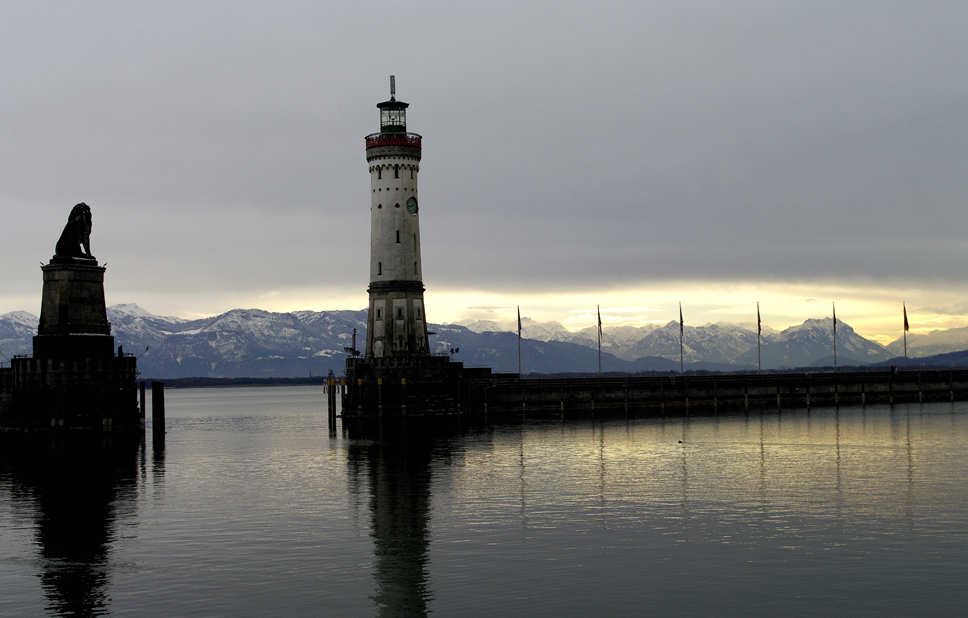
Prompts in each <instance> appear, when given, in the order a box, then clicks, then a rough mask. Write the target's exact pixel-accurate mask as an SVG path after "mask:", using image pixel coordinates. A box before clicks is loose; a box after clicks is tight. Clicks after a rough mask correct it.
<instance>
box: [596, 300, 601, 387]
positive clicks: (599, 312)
mask: <svg viewBox="0 0 968 618" xmlns="http://www.w3.org/2000/svg"><path fill="white" fill-rule="evenodd" d="M595 310H596V311H597V312H598V377H599V378H601V377H602V307H601V305H595Z"/></svg>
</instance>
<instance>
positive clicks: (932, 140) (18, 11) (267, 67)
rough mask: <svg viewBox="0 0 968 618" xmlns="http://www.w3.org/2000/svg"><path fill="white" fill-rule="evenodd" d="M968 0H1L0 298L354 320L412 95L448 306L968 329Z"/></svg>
mask: <svg viewBox="0 0 968 618" xmlns="http://www.w3.org/2000/svg"><path fill="white" fill-rule="evenodd" d="M966 31H968V3H964V2H890V1H886V0H876V1H870V2H866V1H865V2H861V1H841V0H838V1H833V2H822V1H811V2H784V1H779V0H769V1H765V2H746V1H740V0H736V1H728V2H693V1H690V0H675V1H670V2H648V1H642V0H638V1H634V2H610V1H607V0H606V1H599V2H594V3H592V2H567V1H555V2H550V1H543V0H542V1H533V2H528V1H522V0H517V1H514V2H503V1H480V2H473V3H472V2H466V3H465V2H448V1H440V2H424V1H422V0H410V1H408V2H392V1H389V2H388V1H383V2H365V1H364V2H353V3H349V2H323V1H316V2H295V1H292V2H283V3H266V2H244V1H235V2H209V1H192V2H178V1H165V2H151V1H141V2H98V1H85V2H46V1H43V0H40V1H38V0H32V1H30V2H26V1H25V2H13V1H9V0H0V255H2V259H3V261H4V269H3V276H2V285H0V313H6V312H8V311H17V310H24V311H29V312H31V313H33V314H35V315H37V314H39V311H40V292H41V287H42V278H41V272H40V268H39V266H40V263H45V262H47V261H48V260H49V259H50V257H51V255H52V254H53V249H54V244H55V243H56V241H57V238H58V236H59V235H60V232H61V230H62V229H63V226H64V223H65V222H66V220H67V215H68V213H69V212H70V209H71V207H72V206H73V205H74V204H76V203H78V202H81V201H83V202H86V203H87V204H88V205H90V206H91V209H92V212H93V223H94V229H93V234H92V238H91V242H92V247H91V248H92V252H93V253H94V255H95V256H96V257H97V258H98V260H99V261H100V263H101V264H102V265H103V264H105V263H106V264H107V272H106V277H105V294H106V298H107V302H108V304H116V303H137V304H138V305H140V306H141V307H143V308H144V309H146V310H148V311H150V312H152V313H155V314H159V315H176V316H181V317H184V318H195V317H202V316H207V315H215V314H219V313H222V312H224V311H228V310H230V309H234V308H261V309H266V310H270V311H292V310H300V309H311V310H316V311H322V310H332V309H362V308H365V307H366V304H367V293H366V287H367V284H368V283H369V281H368V277H369V265H368V263H367V262H368V259H369V220H370V218H369V212H368V210H369V200H370V197H369V174H368V172H367V163H366V155H365V146H364V137H365V136H366V135H367V134H370V133H374V132H377V131H379V115H378V110H377V108H376V107H375V106H376V104H377V103H379V102H381V101H384V100H386V99H387V98H388V96H389V76H390V75H395V76H396V84H397V98H398V99H400V100H403V101H406V102H408V103H410V108H409V109H408V116H407V123H408V129H409V130H410V131H412V132H415V133H419V134H421V135H422V136H423V155H422V156H423V158H422V161H421V164H420V176H419V192H420V216H421V219H420V225H421V242H422V247H421V248H422V259H423V278H424V284H425V285H426V287H427V291H426V293H425V300H426V305H427V315H428V319H429V320H430V321H431V322H437V323H445V322H455V321H456V322H466V321H469V320H474V319H496V320H506V321H507V320H512V319H514V317H515V315H516V314H515V312H516V307H518V306H520V307H521V313H522V315H524V316H526V317H531V318H533V319H536V320H540V321H547V320H555V321H559V322H561V323H563V324H565V325H566V326H568V327H569V328H572V329H577V328H581V327H587V326H591V325H593V324H594V323H595V321H596V311H597V307H600V308H601V314H602V321H603V323H604V324H605V325H606V326H608V325H620V324H621V325H643V324H647V323H665V322H668V321H669V320H673V319H678V318H679V303H682V312H683V318H684V320H685V323H686V324H687V325H693V326H696V325H700V324H705V323H709V322H714V323H715V322H721V321H726V322H734V323H746V324H755V320H756V303H757V302H759V303H760V307H761V313H762V319H763V323H764V324H767V325H769V326H771V327H774V328H778V329H782V328H784V327H787V326H790V325H794V324H799V323H801V322H802V321H803V320H805V319H807V318H819V317H829V316H830V314H831V311H832V308H833V303H836V311H837V317H838V318H839V319H841V320H843V321H845V322H847V323H849V324H851V325H852V326H853V327H854V328H855V329H856V330H857V332H858V333H860V334H861V335H864V336H866V337H869V338H872V339H875V340H877V341H880V342H881V343H885V344H886V343H888V342H890V341H893V340H895V339H897V338H899V337H900V336H901V328H902V327H901V325H902V316H901V312H902V303H906V307H907V312H908V316H909V320H910V323H911V330H912V332H928V331H931V330H934V329H938V328H953V327H962V326H966V325H968V286H966V283H968V281H966V279H968V273H966V268H965V266H966V263H968V208H966V205H968V174H966V171H968V71H966V70H965V69H966V66H968V37H966V36H965V34H964V33H965V32H966Z"/></svg>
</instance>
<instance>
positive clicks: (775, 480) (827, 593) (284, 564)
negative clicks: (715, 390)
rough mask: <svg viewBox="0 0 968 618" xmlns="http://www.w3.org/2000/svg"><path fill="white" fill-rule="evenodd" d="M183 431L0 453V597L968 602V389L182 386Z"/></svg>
mask: <svg viewBox="0 0 968 618" xmlns="http://www.w3.org/2000/svg"><path fill="white" fill-rule="evenodd" d="M166 394H167V415H168V421H167V429H168V433H167V437H166V440H165V445H164V448H163V449H162V448H154V447H153V445H152V444H151V439H150V435H151V434H150V429H149V432H148V436H149V437H148V441H147V444H145V445H135V446H133V447H130V448H119V447H114V448H101V447H100V446H99V445H97V444H95V445H66V446H65V445H54V446H48V445H47V444H46V443H44V444H43V445H32V446H29V447H18V446H16V445H13V446H11V445H10V443H9V441H5V442H4V443H3V445H4V448H3V454H2V457H0V590H2V594H0V615H2V616H42V615H52V616H99V615H105V616H192V617H196V616H198V617H200V616H233V617H235V616H344V617H352V616H407V617H411V616H426V615H430V614H434V615H437V616H502V617H503V616H522V617H523V616H528V617H533V616H610V617H612V616H648V615H660V616H663V617H665V616H824V617H827V616H878V617H885V616H932V617H937V616H963V615H965V612H966V608H968V404H966V403H962V402H959V403H954V404H930V405H928V404H925V405H918V404H913V405H900V406H894V407H889V406H869V407H867V408H844V409H840V410H839V411H838V410H834V409H814V410H811V411H809V412H808V411H806V410H795V411H787V410H784V411H783V412H782V413H778V412H776V411H772V412H765V413H760V412H756V413H750V414H736V415H720V416H716V417H692V418H685V419H678V418H677V419H630V420H625V419H619V420H606V421H594V420H582V421H577V420H576V421H563V422H562V421H524V422H515V423H507V424H492V425H489V426H466V425H465V426H464V427H461V428H457V429H451V430H448V431H441V432H436V435H427V433H426V432H423V431H420V430H419V428H417V427H415V426H413V425H411V426H407V427H398V426H392V427H391V426H387V427H384V428H383V436H382V439H379V440H378V439H374V438H370V437H357V436H356V434H355V432H354V433H352V434H351V433H350V432H349V431H344V429H343V428H342V427H339V428H337V430H336V431H335V432H334V433H331V432H330V430H329V428H328V426H327V419H326V413H325V396H324V395H323V393H322V390H321V388H320V387H278V388H231V389H189V390H169V391H166Z"/></svg>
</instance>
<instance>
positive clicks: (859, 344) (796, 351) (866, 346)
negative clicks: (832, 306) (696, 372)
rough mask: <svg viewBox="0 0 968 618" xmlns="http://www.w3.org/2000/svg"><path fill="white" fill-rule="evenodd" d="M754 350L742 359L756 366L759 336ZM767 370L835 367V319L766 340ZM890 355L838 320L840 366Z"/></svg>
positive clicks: (763, 352)
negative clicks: (818, 366)
mask: <svg viewBox="0 0 968 618" xmlns="http://www.w3.org/2000/svg"><path fill="white" fill-rule="evenodd" d="M753 344H754V346H753V348H752V349H751V350H750V351H749V352H747V353H746V354H744V355H742V356H740V357H739V359H738V360H739V361H740V362H743V363H750V364H754V365H755V364H756V347H755V344H756V334H755V333H753ZM760 352H761V355H762V364H763V368H764V369H782V368H787V367H808V366H811V365H815V364H818V363H819V364H822V365H832V364H833V355H834V338H833V323H832V322H831V318H814V319H809V320H807V321H805V322H804V323H803V324H800V325H799V326H791V327H790V328H788V329H786V330H784V331H782V332H781V333H779V334H777V335H769V336H767V337H764V338H763V342H762V345H761V348H760ZM889 357H890V353H889V352H888V351H887V348H885V347H884V346H882V345H881V344H879V343H876V342H873V341H870V340H868V339H864V338H863V337H861V336H860V335H858V334H857V333H856V332H854V329H853V328H852V327H851V326H850V325H849V324H847V323H846V322H844V321H842V320H837V362H838V364H839V365H842V366H847V365H865V364H871V363H877V362H880V361H883V360H887V359H888V358H889Z"/></svg>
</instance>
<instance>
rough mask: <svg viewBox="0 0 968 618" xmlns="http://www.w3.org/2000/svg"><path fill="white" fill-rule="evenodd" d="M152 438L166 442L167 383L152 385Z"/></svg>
mask: <svg viewBox="0 0 968 618" xmlns="http://www.w3.org/2000/svg"><path fill="white" fill-rule="evenodd" d="M151 436H152V438H153V439H154V440H155V441H156V442H157V441H162V442H163V441H164V440H165V383H164V382H152V383H151Z"/></svg>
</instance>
